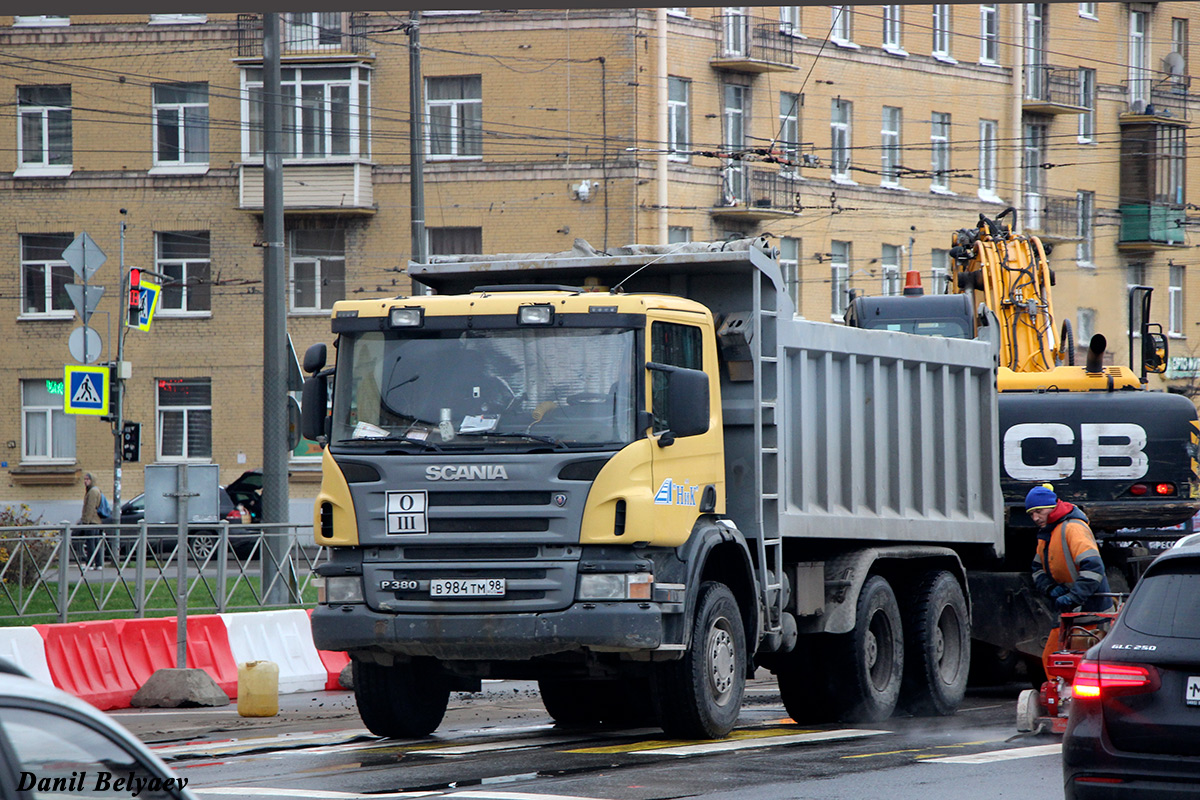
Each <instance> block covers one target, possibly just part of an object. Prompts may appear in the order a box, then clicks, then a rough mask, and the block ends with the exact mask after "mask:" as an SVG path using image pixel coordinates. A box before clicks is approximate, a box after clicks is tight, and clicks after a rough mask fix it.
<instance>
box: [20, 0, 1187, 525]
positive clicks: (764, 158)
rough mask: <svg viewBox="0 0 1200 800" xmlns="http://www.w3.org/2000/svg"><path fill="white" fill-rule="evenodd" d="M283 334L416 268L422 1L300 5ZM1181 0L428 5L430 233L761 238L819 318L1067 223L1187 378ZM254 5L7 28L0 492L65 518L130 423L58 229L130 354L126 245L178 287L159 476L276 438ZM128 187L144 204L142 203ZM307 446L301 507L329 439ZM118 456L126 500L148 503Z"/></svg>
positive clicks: (150, 363)
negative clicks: (967, 244) (85, 257)
mask: <svg viewBox="0 0 1200 800" xmlns="http://www.w3.org/2000/svg"><path fill="white" fill-rule="evenodd" d="M281 16H282V20H281V28H282V33H283V39H284V41H283V46H282V55H283V71H284V74H283V93H284V103H285V106H286V107H287V108H288V109H289V111H288V112H287V115H286V119H285V138H286V140H287V144H286V145H285V149H286V152H285V159H284V185H285V188H284V192H285V206H286V212H285V227H286V229H287V241H286V248H287V256H286V261H287V274H288V305H287V308H288V317H287V325H288V330H289V333H290V334H291V336H292V339H293V340H294V342H295V344H296V347H297V349H298V350H300V351H303V349H304V348H305V347H307V346H308V345H309V344H311V343H313V342H316V341H331V338H332V337H331V336H330V334H329V333H328V327H329V326H328V319H327V316H328V308H329V306H330V304H331V303H332V302H333V301H334V300H336V299H340V298H342V297H354V296H358V295H363V296H370V295H373V294H393V293H405V292H408V291H410V286H409V282H408V280H407V278H406V276H405V275H404V268H405V266H406V265H407V263H408V260H409V258H410V255H411V247H410V230H411V227H410V220H411V215H410V197H409V121H410V119H411V109H410V108H409V103H408V97H409V77H410V76H409V68H408V61H409V47H408V45H409V35H408V30H409V23H410V19H409V14H408V12H394V13H388V12H376V11H372V12H331V13H319V12H303V13H296V14H290V15H281ZM1198 28H1200V6H1197V5H1196V4H1194V3H1188V2H1163V3H1151V4H1142V3H1053V4H1008V3H1002V4H982V5H974V4H971V5H960V4H939V5H932V6H931V5H923V6H916V5H894V6H866V5H853V6H845V7H820V6H804V7H794V6H792V7H789V6H784V7H777V6H776V7H754V8H741V7H738V8H672V9H665V10H662V11H661V12H660V11H658V10H656V9H602V10H583V9H572V10H539V11H483V12H467V11H461V12H437V13H434V12H428V13H425V14H423V15H422V16H421V19H420V37H421V45H422V72H423V79H424V80H423V83H422V88H423V91H424V97H425V100H424V108H423V109H420V111H421V119H422V120H423V122H424V125H425V129H426V137H425V142H426V145H425V147H426V164H425V167H424V172H425V184H426V198H425V204H426V207H425V224H426V228H427V231H428V242H429V249H430V252H431V253H433V254H451V253H463V252H536V251H556V250H565V249H569V248H571V247H572V245H573V243H574V241H575V240H576V239H577V238H580V239H584V240H586V241H587V242H589V243H590V244H591V245H592V246H593V247H595V248H596V249H598V250H602V249H603V248H605V247H606V246H618V245H622V244H627V243H630V242H634V241H637V242H659V241H664V240H665V241H680V240H685V239H694V240H711V239H721V238H725V237H729V236H757V235H767V236H769V237H770V238H771V239H772V240H773V243H774V244H775V245H776V246H778V247H780V249H781V253H782V258H783V261H784V267H785V274H786V276H787V277H788V280H789V282H790V285H791V288H792V291H793V294H794V296H795V298H796V300H797V305H798V308H799V310H800V313H802V314H803V315H804V316H806V317H809V318H812V319H818V320H828V319H833V320H836V319H840V313H841V309H842V308H843V307H844V305H845V303H846V300H847V297H848V293H849V290H850V289H857V290H860V291H864V292H868V293H871V294H880V293H887V292H893V291H898V289H899V287H900V285H901V284H902V281H903V277H902V276H903V273H904V271H906V270H908V269H909V268H910V267H911V268H912V269H915V270H918V271H919V272H921V274H922V276H923V279H924V281H925V284H926V286H927V287H935V286H937V285H938V282H937V278H938V275H939V274H943V273H944V270H945V269H946V268H947V267H948V260H947V259H948V255H947V252H946V251H947V250H948V249H949V247H950V236H951V234H952V232H953V231H954V230H956V229H958V228H962V227H970V226H973V225H974V224H975V222H976V220H977V219H978V215H979V214H980V213H984V214H987V215H988V216H992V217H994V216H995V215H996V214H998V213H1000V212H1001V211H1003V210H1004V209H1005V208H1007V207H1009V206H1012V207H1014V208H1016V209H1017V218H1018V222H1019V224H1020V226H1021V227H1022V228H1023V229H1026V230H1029V231H1033V232H1037V233H1039V234H1040V235H1041V236H1042V237H1043V238H1044V240H1046V241H1048V242H1052V243H1054V244H1055V251H1054V253H1053V255H1052V257H1051V260H1052V266H1053V267H1054V269H1055V271H1056V274H1057V279H1058V286H1057V288H1056V294H1055V305H1056V311H1057V312H1058V314H1059V316H1060V318H1064V319H1069V320H1071V321H1072V323H1073V325H1074V328H1075V333H1076V339H1077V341H1078V342H1079V343H1081V344H1082V343H1085V342H1086V341H1087V338H1088V337H1089V336H1090V334H1091V333H1092V332H1103V333H1105V334H1106V335H1107V337H1108V340H1109V348H1110V355H1111V357H1112V358H1113V359H1114V360H1115V361H1116V362H1117V363H1126V362H1127V359H1128V343H1127V342H1128V339H1127V334H1128V322H1127V305H1126V303H1127V300H1126V298H1127V286H1129V285H1132V284H1143V285H1149V286H1152V287H1154V288H1155V290H1156V291H1155V294H1154V307H1153V308H1154V310H1153V317H1154V319H1155V320H1156V321H1157V322H1160V323H1161V324H1162V325H1163V328H1164V330H1165V331H1167V332H1168V333H1169V336H1170V343H1171V348H1172V349H1171V354H1172V356H1173V360H1172V370H1171V372H1169V373H1168V375H1167V377H1166V378H1165V379H1159V378H1152V382H1153V385H1154V386H1156V387H1159V388H1162V387H1164V386H1171V387H1173V388H1176V389H1178V390H1187V391H1190V389H1191V387H1192V385H1193V384H1194V383H1195V381H1196V377H1195V376H1197V375H1200V348H1198V347H1196V344H1195V343H1196V341H1197V336H1196V335H1195V334H1192V333H1191V328H1193V327H1194V326H1195V324H1197V321H1198V320H1200V317H1197V315H1196V313H1195V312H1194V311H1193V309H1194V308H1195V307H1196V304H1195V302H1194V301H1191V300H1190V298H1191V297H1192V296H1195V289H1194V284H1195V283H1196V281H1191V282H1189V281H1188V280H1187V268H1188V265H1189V260H1190V259H1189V256H1188V254H1189V253H1190V247H1191V246H1192V245H1193V244H1194V243H1195V237H1194V236H1193V235H1192V233H1191V231H1192V229H1193V226H1194V225H1195V223H1196V214H1195V211H1194V205H1192V204H1191V203H1190V202H1189V201H1190V200H1192V199H1193V198H1191V197H1190V196H1189V194H1188V189H1187V187H1188V184H1189V178H1190V179H1194V178H1195V177H1196V174H1195V172H1196V167H1195V165H1194V159H1190V158H1189V157H1188V155H1189V154H1188V152H1187V143H1188V139H1189V138H1190V135H1191V122H1192V118H1193V116H1194V115H1195V114H1196V112H1197V111H1198V110H1200V107H1198V105H1197V103H1196V101H1195V99H1194V95H1193V94H1191V93H1190V78H1191V75H1192V73H1193V72H1194V71H1195V65H1194V64H1193V62H1191V61H1190V56H1189V52H1188V49H1189V41H1190V33H1191V32H1192V31H1195V30H1197V29H1198ZM261 31H262V22H261V19H260V18H259V17H258V16H255V15H238V14H155V15H137V14H123V15H111V16H86V15H85V16H72V17H69V18H67V17H0V50H2V51H3V52H4V53H5V54H6V56H7V60H8V68H7V69H6V70H5V71H4V72H3V74H2V75H0V94H2V96H3V97H4V98H6V100H5V104H4V109H6V110H5V112H4V113H0V143H5V144H4V146H3V147H0V193H2V196H3V203H2V204H0V220H3V222H4V224H3V225H0V252H3V253H5V254H7V258H8V259H9V261H8V263H9V265H10V266H9V268H8V269H6V270H4V271H3V272H0V275H2V276H4V277H3V278H2V279H0V280H2V283H0V298H2V299H3V300H4V301H5V303H6V306H5V307H4V309H3V310H2V311H0V335H2V336H3V338H4V341H6V342H7V343H8V345H7V346H6V347H5V348H4V356H3V358H2V359H0V395H2V396H3V397H4V399H5V401H6V402H4V403H3V405H2V407H0V427H2V428H3V432H4V433H3V436H2V437H0V441H3V442H5V445H6V447H5V449H4V450H3V455H0V464H3V466H2V467H0V502H14V501H27V502H30V503H32V504H33V505H34V507H35V509H36V510H37V511H39V512H40V513H43V514H44V515H45V516H46V518H47V519H50V520H54V521H56V520H59V519H67V518H71V519H73V518H74V516H75V515H77V513H78V505H79V499H80V496H81V494H82V485H81V475H82V472H83V471H91V472H93V473H95V475H96V477H97V480H98V482H99V484H100V485H101V486H102V487H106V491H107V492H109V493H111V488H110V487H111V485H112V478H113V437H112V435H111V430H110V426H109V425H108V424H107V423H105V422H102V421H99V420H97V419H96V418H95V417H86V416H80V417H77V418H75V417H67V416H65V415H63V414H62V413H61V411H58V410H56V404H60V403H61V400H62V397H61V395H60V394H58V393H57V392H58V391H61V388H60V387H58V386H57V382H58V381H61V380H62V377H63V367H64V365H67V364H74V363H76V362H75V361H74V359H72V357H71V356H70V354H69V353H68V339H69V337H70V336H71V333H72V331H73V330H75V329H76V328H78V327H80V322H79V320H78V318H77V317H76V315H75V313H74V309H73V306H72V305H71V302H70V298H69V297H68V296H67V293H66V290H65V288H64V284H66V283H70V282H74V281H78V280H79V279H78V278H77V277H75V276H74V273H72V271H71V268H70V267H69V266H68V265H66V263H65V262H64V261H63V260H62V258H61V248H62V247H63V246H65V244H66V243H69V242H70V241H72V240H73V238H74V237H76V236H77V235H78V234H80V233H82V232H85V231H86V232H87V233H88V234H89V235H90V236H91V237H92V238H93V239H94V240H95V241H96V242H97V243H98V244H99V245H100V247H101V248H102V249H103V250H104V251H105V253H106V254H107V256H108V260H107V262H106V263H105V264H104V265H103V266H102V267H101V268H100V270H99V271H98V272H97V273H96V274H95V276H94V277H93V278H92V279H91V283H92V284H98V285H103V286H104V287H105V289H106V293H105V295H104V297H103V298H102V300H101V301H100V303H99V311H98V312H97V314H96V315H95V316H94V317H93V318H92V321H91V325H92V326H93V327H94V328H95V329H96V330H97V332H98V333H99V334H100V336H101V338H102V340H103V342H104V347H105V350H104V353H103V356H102V358H101V360H102V361H107V360H111V359H112V358H114V356H115V348H114V342H115V339H114V337H115V335H116V330H117V327H118V320H119V319H120V317H121V315H122V314H123V310H124V308H125V302H126V301H125V299H124V298H122V297H118V296H117V295H118V294H119V291H118V289H119V282H120V278H121V269H120V264H121V261H122V256H121V248H122V224H124V236H123V243H124V255H123V260H124V264H125V266H126V267H129V266H138V267H142V268H145V269H148V270H152V271H154V272H157V273H160V274H163V275H167V276H168V280H167V281H166V283H165V286H164V291H163V295H162V301H163V302H162V304H161V306H160V308H159V310H158V312H157V316H156V319H155V321H154V324H153V327H152V329H151V331H150V332H142V331H136V330H135V331H131V332H129V333H128V334H127V337H126V340H125V358H126V360H128V361H130V362H131V363H132V375H131V377H130V379H129V380H128V382H127V389H126V392H127V393H126V408H125V416H126V419H128V420H132V421H137V422H141V423H142V458H141V464H144V463H148V462H152V461H158V462H167V463H169V462H173V461H178V460H194V461H200V462H214V463H218V464H220V465H221V480H222V482H228V481H230V480H232V479H234V478H236V477H237V476H238V475H239V474H240V473H241V471H242V470H243V469H246V468H252V467H257V466H259V465H260V464H261V460H262V455H261V453H262V432H261V431H262V426H261V405H262V401H261V397H262V388H261V382H262V368H261V353H262V285H261V281H262V263H263V258H262V254H263V250H262V248H261V245H262V213H261V209H262V167H261V165H262V135H261V127H260V126H261V97H262V88H261V86H262V72H261V67H262V39H261V36H262V34H261ZM122 209H124V213H122V211H121V210H122ZM303 451H304V447H303V446H301V448H299V450H298V452H297V455H296V456H295V457H294V458H293V460H292V469H291V475H292V486H291V495H292V498H293V517H294V518H296V519H298V520H302V519H304V516H305V513H306V512H305V500H304V498H306V497H309V496H311V495H312V494H313V493H314V490H315V484H313V483H312V480H313V478H314V477H315V468H316V467H315V463H314V460H313V458H312V456H306V455H304V452H303ZM141 488H142V477H141V468H140V464H130V465H126V467H125V469H124V486H123V496H124V497H126V498H128V497H131V496H132V495H134V494H136V493H137V492H139V491H141Z"/></svg>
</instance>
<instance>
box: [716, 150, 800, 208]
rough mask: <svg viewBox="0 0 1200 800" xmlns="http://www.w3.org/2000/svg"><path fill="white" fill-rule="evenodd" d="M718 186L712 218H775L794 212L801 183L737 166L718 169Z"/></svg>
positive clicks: (779, 174)
mask: <svg viewBox="0 0 1200 800" xmlns="http://www.w3.org/2000/svg"><path fill="white" fill-rule="evenodd" d="M721 183H722V186H721V197H720V198H718V201H717V205H716V206H715V207H714V208H713V211H712V213H713V215H715V216H733V217H741V218H744V219H777V218H780V217H790V216H794V215H795V214H796V213H797V212H796V209H797V207H798V201H797V197H798V195H799V191H800V181H799V178H797V177H795V176H794V175H792V174H791V173H788V172H781V171H779V170H774V169H750V168H749V167H748V166H747V165H745V164H741V163H739V164H733V165H730V166H727V167H724V168H723V169H722V170H721Z"/></svg>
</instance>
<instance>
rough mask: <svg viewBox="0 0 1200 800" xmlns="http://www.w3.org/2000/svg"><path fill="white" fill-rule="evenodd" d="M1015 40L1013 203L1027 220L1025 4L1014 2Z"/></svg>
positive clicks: (1013, 69) (1013, 63)
mask: <svg viewBox="0 0 1200 800" xmlns="http://www.w3.org/2000/svg"><path fill="white" fill-rule="evenodd" d="M1011 8H1012V10H1013V42H1014V43H1015V45H1014V46H1013V47H1012V48H1010V50H1011V51H1012V52H1013V59H1012V76H1013V88H1012V119H1013V130H1014V133H1013V140H1014V141H1016V142H1017V143H1018V144H1017V146H1016V147H1014V148H1013V175H1014V176H1015V179H1014V180H1013V192H1012V197H1013V199H1012V205H1013V207H1014V208H1016V209H1017V210H1018V211H1020V214H1021V216H1020V219H1021V220H1022V221H1024V220H1025V173H1024V172H1023V171H1022V169H1021V164H1022V161H1023V160H1024V156H1025V119H1024V112H1023V111H1022V99H1023V98H1024V96H1025V48H1024V45H1025V44H1026V42H1025V4H1024V3H1013V4H1012V6H1011Z"/></svg>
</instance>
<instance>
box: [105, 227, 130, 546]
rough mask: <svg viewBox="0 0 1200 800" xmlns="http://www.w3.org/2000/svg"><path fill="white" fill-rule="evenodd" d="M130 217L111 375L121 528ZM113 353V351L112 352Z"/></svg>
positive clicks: (115, 484)
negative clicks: (114, 357)
mask: <svg viewBox="0 0 1200 800" xmlns="http://www.w3.org/2000/svg"><path fill="white" fill-rule="evenodd" d="M127 213H129V212H128V211H127V210H126V209H124V208H122V209H121V266H120V275H121V276H120V278H119V279H118V280H119V282H120V286H121V291H119V292H118V293H117V311H118V312H119V313H118V314H117V334H116V336H117V363H116V366H115V368H114V369H113V370H112V371H111V373H110V376H111V383H112V401H111V402H112V405H113V408H112V416H113V421H114V422H113V424H114V425H115V426H116V427H115V428H114V429H113V496H112V507H113V515H114V516H115V518H116V522H117V524H118V525H120V524H121V464H122V463H123V462H124V461H125V436H124V429H125V417H124V406H125V378H124V370H125V329H126V326H127V324H128V319H127V317H128V316H129V315H128V314H126V313H124V312H125V310H126V309H125V304H126V303H127V302H128V299H129V293H128V292H127V291H126V288H125V215H126V214H127ZM109 352H110V353H111V352H112V351H111V350H110V351H109ZM116 531H117V536H116V539H117V543H116V548H115V551H116V553H117V556H116V557H117V558H118V559H120V555H121V529H120V528H117V529H116Z"/></svg>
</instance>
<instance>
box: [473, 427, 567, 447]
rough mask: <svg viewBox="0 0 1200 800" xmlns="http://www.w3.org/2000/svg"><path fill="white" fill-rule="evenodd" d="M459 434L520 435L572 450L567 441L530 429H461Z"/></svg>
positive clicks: (530, 439)
mask: <svg viewBox="0 0 1200 800" xmlns="http://www.w3.org/2000/svg"><path fill="white" fill-rule="evenodd" d="M458 435H459V436H520V437H521V438H522V439H527V440H529V441H531V442H542V443H543V444H548V445H551V446H552V447H561V448H562V449H564V450H570V449H571V448H570V447H568V446H567V443H566V442H564V441H562V440H560V439H555V438H554V437H553V436H543V435H542V434H540V433H529V432H528V431H459V433H458Z"/></svg>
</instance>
